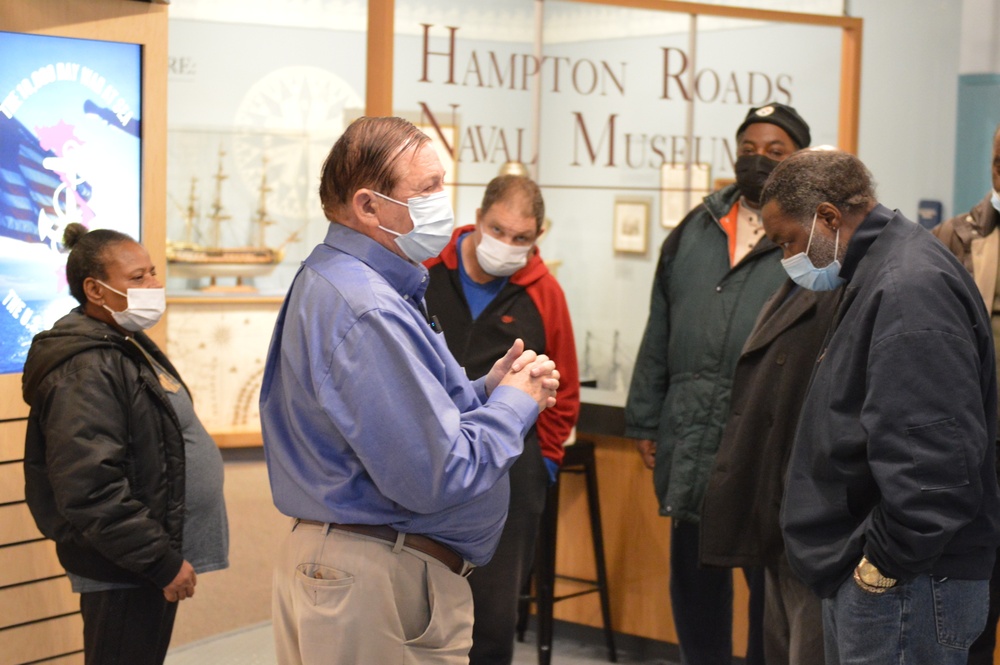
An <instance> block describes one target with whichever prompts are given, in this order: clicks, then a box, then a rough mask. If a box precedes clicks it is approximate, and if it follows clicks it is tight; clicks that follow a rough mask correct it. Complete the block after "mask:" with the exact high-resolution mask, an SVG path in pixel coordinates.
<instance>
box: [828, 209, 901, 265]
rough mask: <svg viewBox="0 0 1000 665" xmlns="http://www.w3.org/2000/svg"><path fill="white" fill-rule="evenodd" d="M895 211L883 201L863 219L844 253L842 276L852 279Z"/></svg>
mask: <svg viewBox="0 0 1000 665" xmlns="http://www.w3.org/2000/svg"><path fill="white" fill-rule="evenodd" d="M893 215H894V213H893V212H892V210H889V209H888V208H886V207H885V206H884V205H882V204H881V203H879V204H877V205H876V206H875V207H874V208H872V209H871V211H869V213H868V214H867V215H865V218H864V219H863V220H861V223H860V224H859V225H858V228H857V230H856V231H855V232H854V235H852V236H851V241H850V242H849V243H848V244H847V253H846V254H845V255H844V264H843V265H842V266H841V267H840V276H841V277H843V278H844V279H845V280H846V281H848V282H849V281H851V278H852V277H854V272H855V271H856V270H857V269H858V264H859V263H861V259H863V258H865V254H867V253H868V248H869V247H871V246H872V243H874V242H875V240H876V239H877V238H878V237H879V234H881V233H882V229H884V228H885V226H886V224H888V223H889V220H890V219H892V218H893Z"/></svg>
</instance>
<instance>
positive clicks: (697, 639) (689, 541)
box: [625, 102, 810, 665]
mask: <svg viewBox="0 0 1000 665" xmlns="http://www.w3.org/2000/svg"><path fill="white" fill-rule="evenodd" d="M736 141H737V159H736V162H735V164H734V170H735V172H736V184H734V185H729V186H728V187H725V188H723V189H722V190H720V191H718V192H714V193H712V194H710V195H709V196H707V197H706V198H705V200H704V201H703V202H702V203H701V204H700V205H698V206H697V207H696V208H695V209H694V210H692V211H691V212H690V213H688V215H687V216H686V217H685V218H684V219H683V220H682V221H681V223H680V224H679V225H678V226H677V228H676V229H674V231H673V232H672V233H671V234H670V235H669V236H668V237H667V239H666V241H665V242H664V243H663V247H662V249H661V253H660V261H659V264H658V268H657V273H656V276H655V278H654V282H653V289H652V298H651V304H650V312H649V320H648V323H647V325H646V331H645V334H644V335H643V340H642V345H641V347H640V349H639V355H638V358H637V359H636V362H635V371H634V373H633V375H632V384H631V386H630V388H629V395H628V401H627V403H626V407H625V421H626V429H625V435H626V436H628V437H630V438H633V439H636V440H637V441H636V447H637V448H638V450H639V453H640V454H641V455H642V459H643V462H644V463H645V465H646V466H647V467H648V468H650V469H653V481H654V487H655V491H656V495H657V498H658V499H659V502H660V514H661V515H664V516H667V517H670V518H671V520H672V523H673V528H672V529H671V532H670V533H671V543H670V549H671V551H670V566H671V575H670V598H671V606H672V609H673V616H674V626H675V628H676V631H677V636H678V641H679V643H680V647H681V654H682V659H683V661H684V663H686V664H687V665H702V664H715V663H728V662H730V661H731V659H732V652H733V647H732V618H733V588H732V574H731V572H730V571H729V570H728V569H725V568H703V567H701V566H700V565H699V555H698V550H699V537H700V535H699V534H700V524H699V523H700V520H701V508H702V502H703V499H704V496H705V487H706V485H707V482H708V478H709V474H710V472H711V470H712V464H713V462H714V459H715V454H716V451H717V450H718V448H719V443H720V441H721V439H722V432H723V428H724V427H725V424H726V419H727V415H728V412H729V402H730V392H731V384H732V377H733V371H734V369H735V366H736V361H737V359H738V358H739V356H740V350H741V349H742V347H743V343H744V342H745V341H746V339H747V337H748V335H749V334H750V331H751V329H752V328H753V324H754V321H755V319H756V318H757V314H758V312H759V311H760V309H761V307H762V306H763V304H764V302H765V301H766V300H767V299H768V297H770V295H771V294H772V293H774V291H775V290H777V288H778V287H779V286H780V285H781V284H782V282H783V281H784V280H785V271H784V269H783V268H782V267H781V262H780V259H781V250H780V249H779V248H778V246H777V245H775V244H774V243H773V242H771V241H770V240H768V239H767V237H766V236H765V234H764V231H763V227H762V225H761V220H760V212H759V207H760V206H759V203H758V202H759V200H760V192H761V190H762V189H763V186H764V181H765V180H767V176H768V175H769V174H770V172H771V170H773V169H774V167H775V166H776V165H777V164H778V163H779V162H781V161H782V160H783V159H785V158H786V157H788V156H789V155H791V154H792V153H793V152H795V151H796V150H799V149H801V148H804V147H806V146H808V145H809V142H810V135H809V125H807V124H806V122H805V121H804V120H803V119H802V118H801V117H800V116H799V114H798V113H797V112H796V111H795V109H793V108H792V107H790V106H786V105H784V104H779V103H776V102H775V103H771V104H767V105H765V106H761V107H758V108H752V109H750V112H749V113H748V114H747V116H746V118H745V119H744V120H743V122H742V124H741V125H740V126H739V129H738V130H737V132H736ZM745 572H746V573H747V577H748V581H749V582H750V586H751V599H750V635H749V644H748V648H747V658H746V663H747V665H763V663H764V656H763V647H762V641H763V638H762V632H763V628H762V623H763V619H762V614H763V576H762V575H761V574H760V573H759V572H757V571H753V572H752V574H751V571H749V570H745Z"/></svg>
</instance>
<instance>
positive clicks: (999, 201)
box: [990, 189, 1000, 212]
mask: <svg viewBox="0 0 1000 665" xmlns="http://www.w3.org/2000/svg"><path fill="white" fill-rule="evenodd" d="M990 203H992V204H993V209H994V210H996V211H997V212H1000V193H997V190H995V189H994V190H993V196H991V197H990Z"/></svg>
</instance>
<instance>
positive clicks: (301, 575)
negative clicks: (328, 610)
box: [295, 563, 354, 606]
mask: <svg viewBox="0 0 1000 665" xmlns="http://www.w3.org/2000/svg"><path fill="white" fill-rule="evenodd" d="M295 583H296V585H298V586H299V588H300V589H301V590H302V591H303V592H304V593H305V595H306V596H307V597H308V598H309V600H310V601H311V602H312V604H313V605H314V606H318V605H331V604H340V603H343V602H345V601H346V600H347V596H348V594H349V593H350V591H351V587H352V586H353V585H354V576H353V575H351V574H350V573H345V572H344V571H342V570H337V569H336V568H331V567H330V566H324V565H322V564H318V563H300V564H299V565H297V566H296V567H295Z"/></svg>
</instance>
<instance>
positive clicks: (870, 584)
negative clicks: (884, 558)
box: [854, 556, 896, 593]
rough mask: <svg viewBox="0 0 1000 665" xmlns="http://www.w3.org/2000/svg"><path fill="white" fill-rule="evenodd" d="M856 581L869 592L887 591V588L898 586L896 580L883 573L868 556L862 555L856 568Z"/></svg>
mask: <svg viewBox="0 0 1000 665" xmlns="http://www.w3.org/2000/svg"><path fill="white" fill-rule="evenodd" d="M854 581H855V582H857V583H858V586H859V587H861V588H862V589H864V590H865V591H867V592H869V593H885V590H886V589H891V588H892V587H894V586H896V580H894V579H893V578H891V577H886V576H885V575H883V574H882V573H881V572H880V571H879V569H878V568H876V567H875V564H873V563H872V562H871V561H869V560H868V557H866V556H862V557H861V562H860V563H858V565H857V567H856V568H855V569H854Z"/></svg>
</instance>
